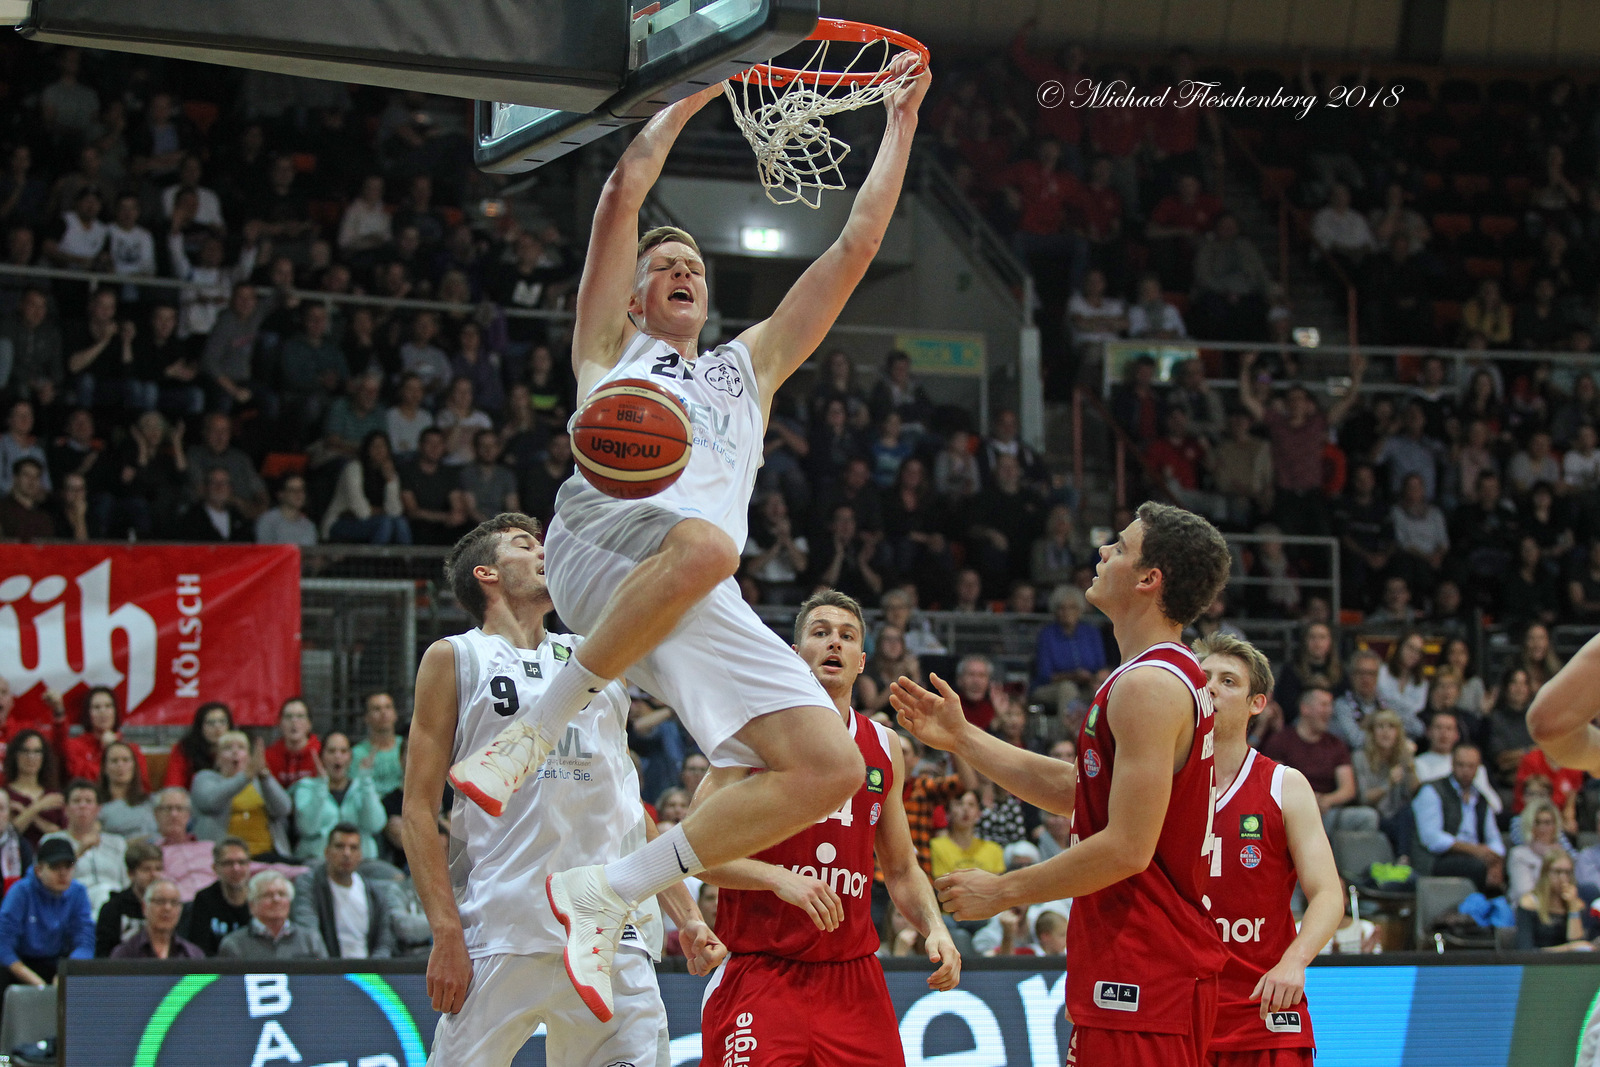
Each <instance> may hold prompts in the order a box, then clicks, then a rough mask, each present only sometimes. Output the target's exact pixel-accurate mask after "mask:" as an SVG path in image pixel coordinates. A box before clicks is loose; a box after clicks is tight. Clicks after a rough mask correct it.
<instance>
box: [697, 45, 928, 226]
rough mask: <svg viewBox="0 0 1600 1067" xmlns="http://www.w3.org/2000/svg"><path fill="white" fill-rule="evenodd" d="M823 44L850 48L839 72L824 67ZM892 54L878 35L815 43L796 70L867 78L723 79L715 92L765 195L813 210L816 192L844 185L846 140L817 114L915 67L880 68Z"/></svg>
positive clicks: (878, 90)
mask: <svg viewBox="0 0 1600 1067" xmlns="http://www.w3.org/2000/svg"><path fill="white" fill-rule="evenodd" d="M829 45H837V46H838V49H844V50H846V51H848V50H850V49H855V50H856V51H855V54H854V55H852V56H851V57H850V59H849V62H848V63H846V64H845V65H844V68H843V69H842V70H838V71H833V70H832V69H831V68H829V67H828V66H827V57H828V46H829ZM838 49H835V51H838ZM898 54H899V50H898V49H896V48H895V47H894V46H893V45H892V44H891V43H890V42H888V41H886V40H878V41H873V42H870V43H868V44H865V45H859V44H856V43H855V42H842V41H818V42H817V47H816V50H815V51H814V52H813V53H812V54H811V58H810V59H808V60H806V62H805V65H804V66H802V67H799V68H797V69H799V70H800V71H801V72H802V73H810V74H818V73H823V72H831V73H838V74H863V75H870V77H869V78H867V79H864V80H862V81H860V82H857V83H854V84H852V83H849V82H842V83H839V84H833V85H829V84H813V83H812V82H811V80H810V79H808V78H804V77H800V78H790V79H789V80H788V81H786V82H784V83H783V84H782V85H776V84H774V80H775V79H773V78H771V77H769V76H768V75H767V73H766V72H765V71H764V70H762V69H760V68H753V69H751V70H749V71H747V72H746V73H745V74H744V75H742V76H739V77H735V78H730V79H729V80H728V81H726V82H724V83H723V85H722V91H723V95H725V96H726V97H727V98H728V103H729V104H730V105H731V106H732V108H733V119H734V121H735V122H736V123H738V125H739V132H741V133H743V134H744V137H745V140H747V141H749V142H750V147H751V148H753V149H754V150H755V153H756V168H757V174H758V175H759V176H760V178H761V185H762V187H763V188H764V189H765V190H766V193H767V199H768V200H771V201H772V202H773V203H774V204H793V203H801V204H804V205H806V206H807V207H810V208H815V207H819V206H820V205H821V203H822V190H824V189H843V188H844V175H843V174H841V173H840V172H839V164H840V163H842V162H843V161H844V157H845V156H847V155H849V154H850V146H849V145H848V144H846V143H845V142H844V141H842V140H840V139H839V138H837V137H835V136H834V135H833V134H832V133H830V132H828V127H827V125H826V124H825V123H824V122H823V120H824V119H826V118H827V117H828V116H829V115H837V114H838V113H839V112H841V111H853V110H855V109H856V108H859V107H865V106H866V105H868V104H875V103H878V102H879V101H881V100H882V99H883V98H884V97H886V96H888V95H889V94H890V93H892V92H894V91H895V90H896V89H899V88H900V87H901V86H902V85H905V84H906V83H907V82H909V81H912V80H913V79H914V78H916V77H917V75H918V74H920V73H921V72H922V66H921V65H920V64H913V65H911V66H910V67H909V69H908V70H906V71H904V72H903V73H901V74H899V75H891V74H890V73H889V70H888V68H889V65H890V64H891V63H892V62H893V61H894V58H895V56H896V55H898Z"/></svg>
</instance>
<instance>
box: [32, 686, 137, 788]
mask: <svg viewBox="0 0 1600 1067" xmlns="http://www.w3.org/2000/svg"><path fill="white" fill-rule="evenodd" d="M51 696H54V694H53V693H52V694H47V695H46V698H45V699H46V700H49V699H50V697H51ZM56 700H57V701H59V700H60V697H56ZM121 718H122V714H121V709H119V708H118V707H117V694H116V693H114V692H112V691H111V690H110V689H108V688H107V687H105V686H103V685H97V686H95V687H94V688H93V689H91V690H89V692H88V694H87V695H85V696H84V698H83V712H82V717H81V721H82V724H83V733H81V734H79V735H78V736H77V737H72V738H68V740H67V746H66V762H67V777H68V778H69V779H72V778H85V779H88V780H89V781H91V782H95V781H99V779H100V761H101V760H102V759H103V758H104V757H105V753H106V748H107V747H108V746H110V745H111V744H112V743H113V742H115V741H122V743H123V744H125V745H127V746H128V747H129V748H130V749H132V750H133V758H134V761H135V762H136V763H138V765H139V780H140V781H141V782H143V783H144V786H145V788H146V789H149V788H150V771H149V768H147V767H146V766H145V761H144V753H143V752H142V751H140V749H139V746H138V745H135V744H133V743H132V742H130V741H124V740H123V737H122V735H121V734H120V733H119V732H118V731H117V727H118V726H119V725H120V720H121Z"/></svg>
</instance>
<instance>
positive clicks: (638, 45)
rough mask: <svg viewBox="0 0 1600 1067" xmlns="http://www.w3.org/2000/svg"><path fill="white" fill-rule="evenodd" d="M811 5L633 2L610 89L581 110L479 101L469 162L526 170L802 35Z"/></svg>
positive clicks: (814, 2)
mask: <svg viewBox="0 0 1600 1067" xmlns="http://www.w3.org/2000/svg"><path fill="white" fill-rule="evenodd" d="M573 2H574V3H576V2H581V0H573ZM818 7H819V4H818V0H667V2H665V3H661V2H655V0H651V2H646V0H633V9H632V11H631V13H630V17H629V21H628V31H629V32H628V49H627V71H626V73H625V75H624V78H623V82H622V85H621V86H620V88H619V89H618V91H617V92H616V94H615V95H614V96H612V97H611V98H610V99H609V100H607V101H606V102H605V103H604V104H603V105H601V106H600V107H597V108H594V109H591V110H589V111H587V112H585V111H580V110H578V109H572V108H565V107H563V106H561V105H557V104H554V103H552V104H548V105H546V106H544V107H529V106H527V105H525V104H521V103H514V102H507V101H506V100H504V99H502V100H500V101H487V100H480V101H478V104H477V111H476V118H475V127H476V128H475V130H474V141H473V155H474V158H475V161H476V162H477V164H478V166H479V167H480V168H482V169H483V170H487V171H496V172H499V173H507V174H509V173H516V172H519V171H525V170H532V169H533V168H534V167H537V166H539V165H541V164H543V163H548V162H549V161H550V160H552V159H555V158H556V157H558V156H561V155H565V154H566V153H567V152H570V151H572V150H573V149H575V148H578V147H579V146H581V145H584V144H587V143H589V142H590V141H593V140H595V139H596V138H599V137H603V136H604V135H606V134H607V133H610V132H611V131H612V130H615V129H617V128H618V127H621V126H626V125H628V124H630V123H633V122H638V121H640V120H641V119H646V118H649V117H650V116H651V115H653V114H655V113H656V112H657V111H659V110H661V109H662V108H663V107H665V106H667V105H668V104H670V103H672V102H673V101H674V100H681V99H682V98H684V97H686V96H689V95H692V94H693V93H695V92H698V91H699V90H701V89H703V88H705V87H706V86H708V85H713V84H716V83H718V82H722V81H726V80H727V79H728V78H730V77H732V76H733V75H735V74H737V73H739V72H740V71H742V70H746V69H748V68H749V67H750V66H751V65H752V64H755V63H760V62H763V61H765V60H767V59H770V58H772V57H773V56H775V55H778V54H780V53H782V52H783V51H785V50H787V49H788V48H790V47H792V46H793V45H795V44H797V43H799V42H800V41H802V40H804V39H805V37H806V36H807V35H808V34H810V33H811V31H812V30H813V29H815V28H816V25H817V15H818Z"/></svg>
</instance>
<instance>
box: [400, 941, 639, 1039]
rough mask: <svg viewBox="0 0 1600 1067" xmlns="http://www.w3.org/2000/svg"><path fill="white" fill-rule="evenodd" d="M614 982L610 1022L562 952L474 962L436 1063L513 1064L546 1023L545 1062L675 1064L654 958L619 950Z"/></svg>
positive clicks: (439, 1032) (440, 1031)
mask: <svg viewBox="0 0 1600 1067" xmlns="http://www.w3.org/2000/svg"><path fill="white" fill-rule="evenodd" d="M611 988H612V992H613V995H614V996H615V998H616V1000H615V1004H616V1012H615V1014H613V1015H612V1016H611V1021H610V1022H608V1023H603V1022H601V1021H600V1020H598V1019H596V1018H595V1017H594V1012H592V1011H590V1010H589V1008H588V1006H587V1005H586V1004H584V1002H583V1001H582V1000H581V999H579V997H578V993H577V990H575V989H573V988H572V980H571V979H569V978H568V977H567V968H566V964H565V963H564V962H563V960H562V958H561V953H559V952H541V953H538V954H536V955H532V956H485V957H483V958H482V959H476V960H473V961H472V986H471V987H470V988H469V989H468V990H467V1000H466V1003H465V1004H463V1005H462V1006H461V1010H460V1011H459V1012H457V1013H456V1014H454V1015H441V1016H439V1025H438V1027H437V1028H436V1029H435V1030H434V1032H433V1049H432V1050H431V1051H430V1052H429V1053H428V1064H429V1067H466V1065H468V1064H471V1065H472V1067H509V1065H510V1063H511V1060H512V1058H513V1057H515V1056H516V1054H517V1052H518V1050H520V1049H521V1048H522V1046H523V1045H525V1044H527V1042H528V1038H530V1037H532V1036H533V1032H534V1030H536V1029H537V1028H538V1026H539V1024H540V1023H543V1024H544V1027H545V1062H546V1063H552V1064H561V1065H562V1067H605V1065H607V1064H614V1063H630V1064H634V1065H635V1067H668V1065H669V1063H670V1060H671V1057H670V1056H669V1054H668V1040H667V1009H666V1007H665V1006H663V1005H662V1003H661V992H660V989H659V988H658V987H657V985H656V970H655V964H654V963H652V962H651V960H650V957H649V956H647V955H645V954H644V953H642V952H639V951H636V950H633V949H627V948H624V949H620V950H619V951H618V952H617V956H616V964H615V967H614V969H613V971H612V975H611Z"/></svg>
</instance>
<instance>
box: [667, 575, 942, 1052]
mask: <svg viewBox="0 0 1600 1067" xmlns="http://www.w3.org/2000/svg"><path fill="white" fill-rule="evenodd" d="M795 651H797V652H799V653H800V658H801V659H803V660H805V662H806V664H807V665H808V666H809V667H810V668H811V670H812V672H813V673H814V674H815V675H816V678H817V681H819V682H821V683H822V687H823V688H824V689H826V690H827V691H828V695H829V696H831V697H832V698H833V701H834V705H835V706H836V707H837V708H838V709H839V714H840V715H842V716H843V717H844V719H845V722H846V723H847V724H848V726H849V729H850V735H851V737H853V738H854V739H855V743H856V746H857V747H858V748H859V749H860V751H861V756H862V758H863V759H864V760H865V762H866V765H867V771H866V777H865V780H864V781H863V782H862V784H861V788H860V789H858V790H857V791H856V794H855V796H853V797H851V798H850V799H849V800H848V801H846V802H845V804H844V805H843V806H842V807H841V808H840V809H839V810H838V811H836V812H834V813H833V814H832V815H829V816H827V817H826V818H824V819H823V820H822V821H821V822H819V823H817V824H816V825H814V826H811V827H809V828H807V829H805V830H802V831H801V832H800V833H798V834H795V835H794V836H793V837H790V838H789V839H788V840H785V841H782V842H779V843H778V844H776V845H773V846H772V847H771V848H768V849H766V850H764V851H762V852H759V853H757V854H756V855H755V856H753V857H751V858H750V859H747V860H737V861H735V862H733V863H729V864H724V865H723V866H720V867H717V868H714V869H712V870H709V871H706V872H705V874H704V875H702V877H703V878H704V879H705V880H706V881H708V882H711V883H713V884H715V885H718V886H721V887H722V891H721V893H720V894H719V896H718V898H717V936H718V938H720V939H721V940H722V942H723V943H724V944H725V945H727V947H728V951H729V953H730V955H729V957H728V960H727V962H726V963H724V964H723V965H722V967H720V968H719V969H718V970H717V972H716V973H715V974H714V975H713V976H712V979H711V982H710V984H709V985H708V986H707V988H706V997H705V1007H704V1018H703V1021H702V1026H701V1041H702V1048H703V1049H704V1054H703V1058H702V1060H701V1062H702V1063H704V1064H707V1065H708V1067H711V1065H715V1064H727V1065H730V1067H731V1065H732V1064H735V1063H742V1062H749V1063H759V1064H763V1065H769V1067H770V1065H786V1064H796V1065H798V1064H827V1065H833V1064H861V1065H862V1067H884V1065H889V1067H893V1065H896V1064H903V1063H904V1062H905V1058H904V1052H903V1050H902V1049H901V1046H900V1039H899V1025H898V1022H897V1021H896V1019H895V1013H894V1005H893V1004H892V1003H890V1001H889V990H888V987H887V986H886V985H885V984H884V980H883V967H882V966H881V965H880V964H879V963H878V958H877V955H876V953H877V951H878V932H877V930H876V929H875V928H874V927H873V923H872V864H873V855H874V852H876V855H877V859H878V863H879V865H880V866H881V867H882V868H883V873H884V883H885V885H886V886H887V887H888V890H889V896H890V897H891V899H893V901H894V903H895V905H896V906H897V907H898V908H899V909H900V911H901V913H902V914H904V915H905V916H906V918H907V919H909V920H910V922H911V925H912V926H914V927H916V929H917V931H918V932H919V933H922V934H924V935H925V936H926V937H927V944H928V958H929V959H930V960H932V961H933V962H935V963H937V964H938V965H939V966H938V968H937V969H936V970H935V971H934V972H933V974H932V975H930V976H929V978H928V984H929V985H930V986H932V987H933V988H934V989H940V990H944V989H953V988H955V986H956V983H957V982H958V981H959V980H960V977H961V956H960V954H959V953H958V952H957V951H956V947H955V945H954V944H953V943H952V942H951V940H950V935H949V934H948V933H947V932H946V930H945V925H944V922H943V919H942V916H941V914H940V911H939V902H938V899H937V898H936V897H935V896H934V892H933V886H932V885H930V884H929V883H928V878H927V875H925V874H924V873H923V871H922V868H921V866H920V865H919V864H918V863H917V855H916V850H915V849H914V848H913V847H912V844H911V830H910V827H909V826H908V825H907V823H906V814H905V809H904V807H902V806H901V801H900V782H901V781H902V780H903V779H904V777H905V760H904V757H903V756H902V755H901V749H900V739H899V738H898V737H896V736H894V734H892V733H890V732H889V731H888V730H886V729H884V727H882V726H881V725H879V724H878V723H875V722H873V721H872V720H871V719H869V718H867V717H866V716H864V715H862V714H861V713H860V712H857V711H855V710H853V709H852V708H851V707H850V691H851V688H852V687H853V686H854V685H855V680H856V678H857V676H858V675H860V674H861V671H862V670H863V669H864V668H865V666H866V656H865V655H864V654H863V652H862V618H861V607H860V605H859V604H857V603H856V602H855V601H854V600H852V599H851V598H850V597H848V596H845V595H844V594H843V593H839V592H835V591H833V590H825V591H823V592H820V593H818V594H816V595H815V596H813V597H811V599H809V600H807V601H806V602H805V603H804V604H802V605H801V606H800V614H799V615H798V616H797V618H796V620H795ZM746 773H748V771H747V769H746V768H742V767H726V768H722V767H719V768H716V769H713V770H712V771H711V773H710V775H709V776H707V778H706V780H705V783H704V784H703V785H702V786H701V787H700V791H699V793H698V794H697V800H703V799H704V798H705V797H706V796H708V795H710V794H711V793H712V792H715V791H716V790H717V789H719V788H723V787H725V786H727V785H728V784H730V783H731V782H733V781H737V780H738V779H739V778H742V777H744V775H745V774H746ZM796 908H798V909H800V911H802V912H804V913H805V917H804V918H802V917H801V916H800V915H798V914H797V913H796V910H795V909H796ZM808 920H809V921H808ZM739 1057H746V1058H745V1059H742V1060H741V1059H739Z"/></svg>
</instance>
